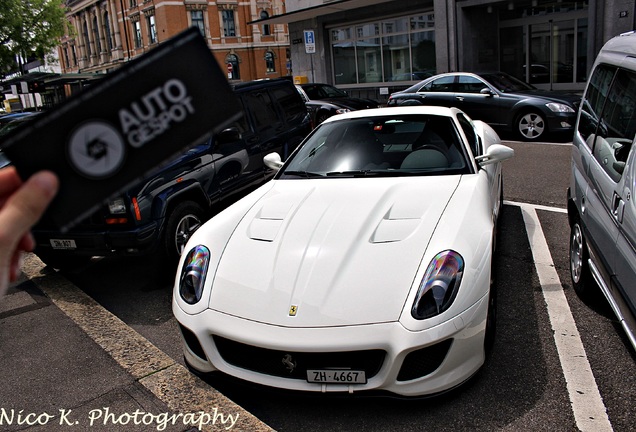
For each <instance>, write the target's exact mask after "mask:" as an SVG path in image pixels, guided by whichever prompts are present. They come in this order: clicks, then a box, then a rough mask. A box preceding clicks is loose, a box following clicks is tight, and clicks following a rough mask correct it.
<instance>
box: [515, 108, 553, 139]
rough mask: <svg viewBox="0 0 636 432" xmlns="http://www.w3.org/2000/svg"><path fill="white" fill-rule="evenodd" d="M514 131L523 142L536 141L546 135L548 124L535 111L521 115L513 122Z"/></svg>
mask: <svg viewBox="0 0 636 432" xmlns="http://www.w3.org/2000/svg"><path fill="white" fill-rule="evenodd" d="M515 130H516V132H517V134H518V135H519V137H520V138H521V139H522V140H524V141H538V140H539V138H542V137H544V136H545V135H547V133H548V124H547V123H546V121H545V119H544V118H543V116H542V115H541V114H539V113H538V112H536V111H526V112H524V113H521V114H520V115H519V117H517V120H516V121H515Z"/></svg>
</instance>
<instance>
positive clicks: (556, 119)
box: [546, 112, 576, 133]
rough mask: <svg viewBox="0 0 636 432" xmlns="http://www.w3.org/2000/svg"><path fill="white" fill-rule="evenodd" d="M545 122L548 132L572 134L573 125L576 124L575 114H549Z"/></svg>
mask: <svg viewBox="0 0 636 432" xmlns="http://www.w3.org/2000/svg"><path fill="white" fill-rule="evenodd" d="M546 121H547V122H548V131H549V132H554V133H559V132H573V131H574V124H575V123H576V113H575V112H574V113H550V115H548V116H547V118H546Z"/></svg>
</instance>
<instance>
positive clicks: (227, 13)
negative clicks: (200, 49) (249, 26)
mask: <svg viewBox="0 0 636 432" xmlns="http://www.w3.org/2000/svg"><path fill="white" fill-rule="evenodd" d="M221 18H222V21H223V36H225V37H230V36H236V24H235V23H234V11H233V10H224V11H221Z"/></svg>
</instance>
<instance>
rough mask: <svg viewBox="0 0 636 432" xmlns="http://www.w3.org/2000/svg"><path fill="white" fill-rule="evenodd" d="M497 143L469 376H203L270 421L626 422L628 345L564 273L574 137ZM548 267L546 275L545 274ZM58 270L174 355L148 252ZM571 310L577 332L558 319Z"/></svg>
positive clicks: (361, 424) (630, 410)
mask: <svg viewBox="0 0 636 432" xmlns="http://www.w3.org/2000/svg"><path fill="white" fill-rule="evenodd" d="M506 144H508V145H510V146H511V147H513V148H514V149H515V152H516V156H515V158H513V159H512V160H510V161H506V162H505V163H504V199H505V202H506V205H505V206H504V209H503V213H502V217H501V219H500V223H501V225H500V235H499V244H498V251H497V265H496V271H497V287H498V293H499V297H498V302H499V303H498V307H499V314H498V324H497V325H498V328H497V340H496V343H495V347H494V352H493V355H492V358H491V359H490V360H489V361H488V362H487V364H486V365H485V366H484V367H483V368H482V370H481V371H480V372H479V373H478V374H477V375H476V376H474V377H473V379H471V380H470V381H469V382H468V383H466V384H465V385H464V386H462V387H461V388H459V389H457V390H456V391H453V392H451V393H449V394H446V395H444V396H441V397H437V398H434V399H417V400H403V399H388V398H371V397H364V396H360V395H354V396H353V397H349V396H347V397H335V396H332V395H330V396H322V395H306V394H298V393H291V392H282V391H276V390H272V389H268V388H263V387H255V386H252V385H249V384H247V383H243V382H239V381H237V380H234V379H228V378H226V377H223V376H214V377H212V378H210V379H209V380H208V383H209V384H210V385H212V386H213V387H215V388H216V389H218V390H220V391H221V392H222V393H223V394H225V395H226V396H228V397H229V398H230V399H232V400H233V401H235V402H236V403H238V404H239V405H241V406H242V407H243V408H245V409H247V410H248V411H250V412H251V413H253V414H254V415H255V416H257V417H258V418H259V419H261V420H263V421H264V422H265V423H267V424H268V425H269V426H271V427H272V428H274V429H275V430H278V431H300V430H303V431H323V430H331V431H354V430H364V431H383V432H384V431H468V430H470V431H493V430H500V431H519V430H523V431H543V430H546V431H574V430H579V429H582V430H594V431H599V430H614V431H631V430H633V424H634V420H633V419H634V416H635V415H636V398H634V397H633V393H634V392H633V389H634V388H636V373H635V370H636V368H635V367H634V366H635V363H634V362H635V360H636V357H635V355H634V352H633V350H632V349H631V347H630V346H629V343H628V342H627V339H626V338H625V337H624V335H623V334H622V332H621V329H620V327H619V326H618V325H617V324H616V321H615V320H614V318H613V316H612V315H611V312H610V310H609V307H608V306H607V303H606V302H605V300H604V299H603V298H602V297H599V298H598V299H596V300H595V301H591V302H590V304H584V303H583V302H582V301H581V300H580V299H579V298H578V297H577V296H576V294H575V293H574V292H573V289H572V286H571V282H570V277H569V273H568V239H569V227H568V224H567V215H566V213H565V211H564V209H565V204H566V189H567V185H568V179H569V158H570V151H571V147H570V145H569V143H567V142H562V143H552V144H547V143H533V144H529V143H519V142H506ZM534 214H536V217H537V218H538V221H539V224H538V225H536V226H535V225H532V222H531V216H532V215H534ZM529 233H531V234H532V235H530V236H529V235H528V234H529ZM537 234H538V235H539V237H538V238H540V239H542V238H545V243H546V245H547V247H546V249H547V250H548V253H547V258H545V255H544V256H543V257H542V258H540V259H537V247H538V246H537V245H536V243H535V237H533V236H535V235H537ZM545 274H549V275H551V276H550V277H551V282H550V283H547V284H546V282H545V281H544V280H543V279H542V278H544V277H545V276H544V275H545ZM64 276H65V277H66V278H68V279H69V280H71V281H72V282H73V283H74V284H75V285H77V286H78V287H80V288H81V289H82V290H83V291H85V292H86V293H87V294H89V295H90V296H91V297H93V298H94V299H95V300H97V301H98V302H99V303H100V304H101V305H102V306H104V307H105V308H106V309H108V310H109V311H111V312H113V313H114V314H115V315H116V316H118V317H119V318H120V319H121V320H122V321H124V322H125V323H126V324H127V325H128V326H130V327H132V328H133V329H135V330H136V331H137V332H139V333H140V334H141V335H143V336H144V337H145V338H147V339H148V340H150V341H151V342H152V343H153V344H154V345H155V346H157V347H158V348H159V349H160V350H162V351H163V352H164V353H166V354H167V355H168V356H170V357H172V358H173V359H174V360H175V361H178V362H181V363H183V360H182V354H181V346H180V342H179V336H178V329H177V326H176V322H175V320H174V318H173V317H172V313H171V307H170V300H171V288H172V282H173V278H174V276H173V274H171V273H170V272H166V271H165V269H164V271H161V270H160V269H157V268H156V267H155V263H154V262H153V260H152V259H114V260H101V261H100V260H96V261H94V262H92V263H91V264H90V265H88V266H87V267H85V268H84V269H82V270H79V271H74V272H70V273H64ZM552 292H562V293H563V295H564V299H565V300H566V301H567V303H566V306H567V310H569V312H567V311H566V312H567V313H562V312H557V313H554V312H550V308H551V307H552V306H551V305H552V300H551V299H550V296H551V294H552ZM568 313H569V314H571V316H572V318H573V322H574V323H575V330H576V333H578V335H571V334H570V333H568V334H567V335H566V334H565V330H563V331H562V330H561V327H560V326H561V325H562V324H561V323H560V321H561V320H562V319H563V321H565V319H564V316H566V315H568ZM551 320H552V321H551ZM555 322H556V324H555ZM564 336H567V337H566V338H567V339H568V342H569V340H575V339H576V340H580V343H581V346H582V349H583V352H577V351H570V349H569V348H568V349H565V350H564V349H562V348H557V347H558V343H559V342H557V341H559V340H562V339H563V338H564ZM575 336H576V337H575ZM581 359H583V360H585V362H584V363H586V364H589V370H590V372H591V373H590V374H589V376H590V377H591V380H592V384H593V385H592V386H590V387H585V388H582V387H577V385H578V381H576V380H577V379H579V377H580V371H579V370H578V368H577V367H575V369H577V370H576V371H575V372H574V375H572V372H570V371H568V364H571V362H572V361H574V362H579V361H581ZM576 364H577V365H578V364H579V363H576ZM594 394H597V395H598V397H596V398H595V397H594ZM580 399H583V403H582V404H581V403H580V402H579V400H580ZM589 400H592V403H588V402H589ZM598 403H600V407H601V409H602V411H603V415H601V416H599V415H598V407H599V406H598ZM595 404H596V405H595ZM595 409H596V411H595ZM605 413H606V414H605ZM603 416H605V418H602V417H603ZM592 417H594V418H592Z"/></svg>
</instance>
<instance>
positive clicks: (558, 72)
mask: <svg viewBox="0 0 636 432" xmlns="http://www.w3.org/2000/svg"><path fill="white" fill-rule="evenodd" d="M553 6H554V5H553V4H551V3H548V2H544V1H538V3H537V6H536V7H533V8H527V7H526V8H525V9H524V8H519V9H516V8H515V9H514V10H512V11H507V12H506V13H504V12H503V10H502V9H500V16H502V17H505V16H515V17H516V16H519V15H521V16H523V19H512V20H508V21H500V31H499V41H500V52H499V63H500V69H501V70H502V71H504V72H507V73H509V74H510V75H513V76H515V77H517V78H519V79H521V80H523V81H526V82H529V83H530V84H533V85H538V86H539V87H542V88H553V89H554V88H557V89H558V88H564V89H565V88H568V86H570V85H572V84H576V83H579V84H581V83H585V80H586V75H587V60H588V58H587V43H588V35H587V33H588V26H587V18H582V17H581V15H583V14H585V13H586V8H587V6H586V4H585V3H584V2H566V1H564V2H562V3H561V5H560V6H559V7H553Z"/></svg>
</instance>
